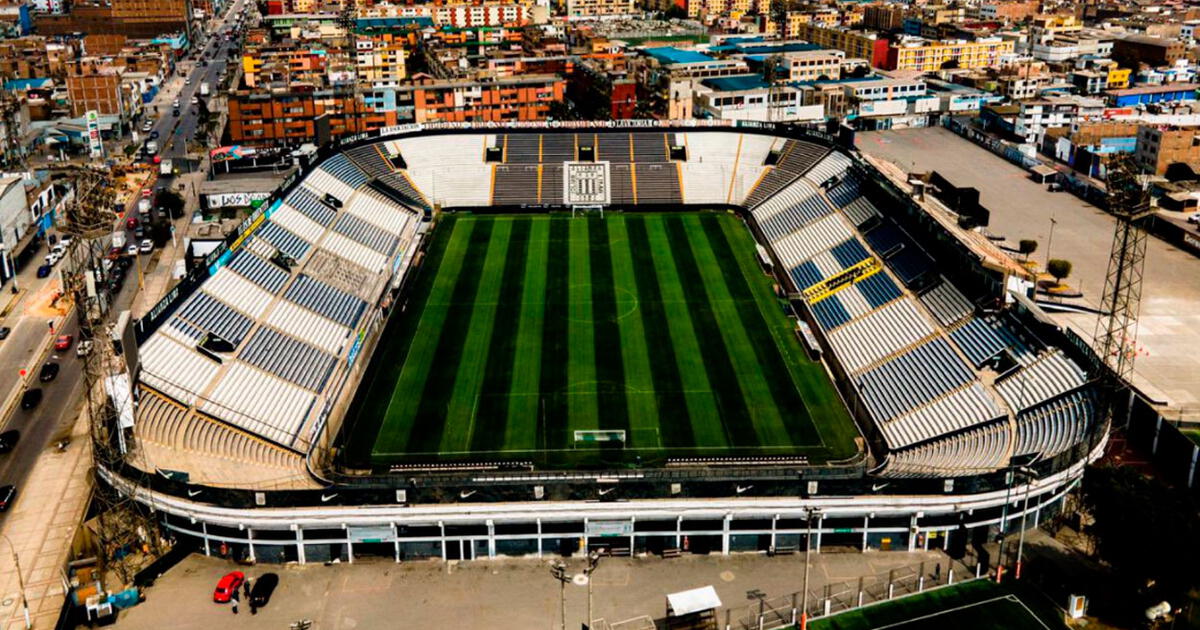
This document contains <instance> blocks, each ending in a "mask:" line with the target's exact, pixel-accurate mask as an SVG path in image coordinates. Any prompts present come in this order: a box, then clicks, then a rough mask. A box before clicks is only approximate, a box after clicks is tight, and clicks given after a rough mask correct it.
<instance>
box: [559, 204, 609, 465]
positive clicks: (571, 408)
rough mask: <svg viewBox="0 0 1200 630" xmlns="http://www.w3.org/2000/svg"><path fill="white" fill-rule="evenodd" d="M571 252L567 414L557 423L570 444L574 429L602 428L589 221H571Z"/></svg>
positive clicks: (568, 288)
mask: <svg viewBox="0 0 1200 630" xmlns="http://www.w3.org/2000/svg"><path fill="white" fill-rule="evenodd" d="M567 225H568V229H569V233H570V240H569V242H570V253H569V254H568V255H567V261H568V267H569V273H570V275H569V278H568V281H567V282H568V286H567V295H568V298H567V392H566V396H567V417H566V418H562V419H559V420H560V421H559V424H558V425H557V426H559V427H561V428H563V429H565V431H566V434H565V436H564V437H565V439H566V440H568V442H567V445H569V444H570V443H571V441H573V436H572V432H573V431H580V430H595V429H598V428H600V418H599V409H598V407H597V398H596V342H595V322H594V321H593V319H592V270H591V266H592V265H591V247H590V243H589V242H588V227H589V226H590V223H589V222H588V221H586V220H579V219H574V220H571V221H570V222H569V223H568V224H567Z"/></svg>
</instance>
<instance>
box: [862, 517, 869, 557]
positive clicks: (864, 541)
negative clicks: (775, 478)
mask: <svg viewBox="0 0 1200 630" xmlns="http://www.w3.org/2000/svg"><path fill="white" fill-rule="evenodd" d="M870 527H871V515H870V514H864V515H863V536H862V551H866V550H867V530H868V529H870Z"/></svg>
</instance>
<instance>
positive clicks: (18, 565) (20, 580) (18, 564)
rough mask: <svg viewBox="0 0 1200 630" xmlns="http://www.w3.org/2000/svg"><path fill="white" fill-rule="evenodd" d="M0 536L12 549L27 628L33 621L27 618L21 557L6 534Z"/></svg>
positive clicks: (26, 601) (27, 610)
mask: <svg viewBox="0 0 1200 630" xmlns="http://www.w3.org/2000/svg"><path fill="white" fill-rule="evenodd" d="M0 538H3V539H4V542H6V543H8V548H9V550H10V551H12V559H13V565H15V566H16V568H17V584H18V585H20V588H21V608H22V610H23V611H24V613H25V630H29V629H30V628H32V627H33V622H32V621H30V620H29V600H28V599H26V598H25V576H23V575H21V558H20V557H18V556H17V546H16V545H14V544H13V541H12V539H10V538H9V537H8V535H7V534H0Z"/></svg>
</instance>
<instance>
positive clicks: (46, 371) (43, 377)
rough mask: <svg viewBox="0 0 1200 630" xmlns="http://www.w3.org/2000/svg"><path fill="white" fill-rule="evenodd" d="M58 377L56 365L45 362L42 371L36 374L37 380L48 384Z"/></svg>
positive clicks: (51, 362)
mask: <svg viewBox="0 0 1200 630" xmlns="http://www.w3.org/2000/svg"><path fill="white" fill-rule="evenodd" d="M57 376H58V364H57V363H55V362H54V361H47V362H45V363H43V364H42V370H41V371H40V372H38V380H39V381H41V382H43V383H49V382H50V381H53V380H54V378H55V377H57Z"/></svg>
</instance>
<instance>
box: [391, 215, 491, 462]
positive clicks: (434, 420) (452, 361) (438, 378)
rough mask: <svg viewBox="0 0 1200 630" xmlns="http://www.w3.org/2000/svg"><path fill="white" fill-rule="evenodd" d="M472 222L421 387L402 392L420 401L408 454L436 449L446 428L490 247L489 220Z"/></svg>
mask: <svg viewBox="0 0 1200 630" xmlns="http://www.w3.org/2000/svg"><path fill="white" fill-rule="evenodd" d="M472 223H473V224H474V229H472V230H471V238H470V243H469V245H468V255H467V256H465V257H464V260H463V263H462V268H461V270H460V271H459V272H458V276H457V278H456V279H455V283H454V291H453V293H451V295H450V304H448V305H447V308H446V314H445V318H444V319H443V320H442V322H441V334H440V335H438V342H437V347H436V349H435V350H434V352H433V363H432V365H430V366H429V370H428V378H427V379H426V381H425V387H424V389H421V390H417V389H409V390H406V391H405V392H404V393H405V395H407V396H413V395H414V393H415V392H418V391H419V392H420V395H419V400H420V402H419V404H418V407H417V412H416V417H415V418H414V421H413V423H412V431H411V435H410V437H409V440H408V444H409V446H408V449H407V450H408V451H409V452H410V453H434V452H437V451H438V450H439V449H440V447H441V443H442V433H443V432H444V431H445V430H446V410H447V407H448V406H449V402H450V396H451V395H452V394H453V393H454V379H455V376H456V375H457V372H458V365H459V361H460V360H461V359H462V352H463V346H464V344H466V341H467V335H466V329H467V326H469V325H470V323H471V315H472V314H473V313H474V312H475V304H474V300H475V294H476V292H477V291H478V289H479V279H480V276H481V275H482V272H483V263H484V260H485V259H486V258H487V253H488V250H489V248H490V246H491V240H492V239H491V236H492V227H493V225H494V223H493V222H492V221H490V220H475V221H473V222H472Z"/></svg>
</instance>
